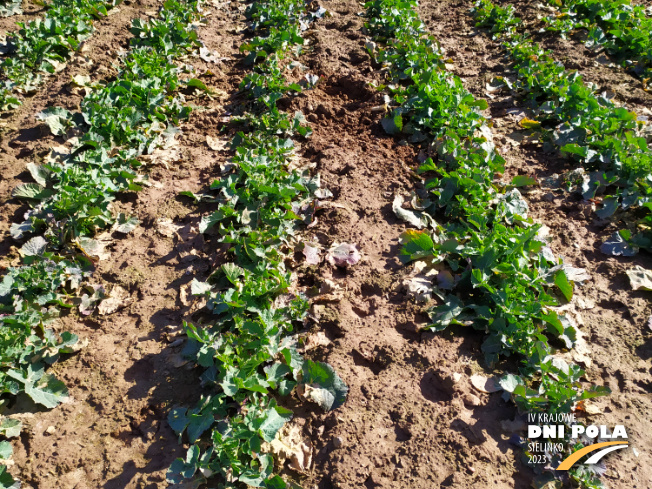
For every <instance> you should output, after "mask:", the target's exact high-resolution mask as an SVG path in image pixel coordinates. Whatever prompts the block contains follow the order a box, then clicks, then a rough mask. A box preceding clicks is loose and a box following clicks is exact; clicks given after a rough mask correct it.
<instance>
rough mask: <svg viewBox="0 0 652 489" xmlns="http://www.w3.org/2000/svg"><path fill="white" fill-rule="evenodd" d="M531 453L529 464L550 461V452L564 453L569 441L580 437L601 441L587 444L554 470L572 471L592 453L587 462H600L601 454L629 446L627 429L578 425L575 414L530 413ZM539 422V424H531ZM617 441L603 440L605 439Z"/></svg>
mask: <svg viewBox="0 0 652 489" xmlns="http://www.w3.org/2000/svg"><path fill="white" fill-rule="evenodd" d="M528 423H529V424H528V439H529V443H528V452H529V453H530V455H529V459H530V460H529V461H530V463H534V464H543V463H547V462H548V461H549V456H550V455H556V454H559V455H561V454H562V453H563V452H564V449H565V447H566V446H567V440H568V439H573V440H577V439H579V438H580V437H582V438H584V439H589V440H596V441H597V440H600V441H599V442H597V443H593V444H591V445H587V446H585V447H583V448H581V449H580V450H577V451H575V452H573V453H572V454H570V455H569V456H568V457H566V458H565V459H564V460H562V462H561V463H560V464H559V465H558V466H557V468H556V469H555V470H569V469H570V468H571V467H573V465H575V464H576V463H577V462H579V460H580V459H581V458H583V457H584V456H586V455H589V454H591V453H592V454H593V455H591V456H590V457H589V458H588V459H587V460H586V461H584V463H585V464H595V463H598V462H599V461H600V460H601V459H602V457H604V456H605V455H607V454H608V453H610V452H613V451H615V450H620V449H622V448H627V447H628V446H629V442H628V441H627V438H628V437H627V430H626V429H625V427H624V426H623V425H615V426H614V427H613V430H610V429H609V427H608V426H607V425H589V426H584V425H583V424H578V423H577V421H576V419H575V414H543V413H537V414H532V413H531V414H529V415H528ZM532 423H536V424H532ZM610 439H611V440H614V439H618V440H614V441H602V440H610Z"/></svg>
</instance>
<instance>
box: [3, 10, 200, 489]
mask: <svg viewBox="0 0 652 489" xmlns="http://www.w3.org/2000/svg"><path fill="white" fill-rule="evenodd" d="M199 12H200V7H199V2H198V1H197V0H188V1H185V0H166V1H165V3H164V4H163V6H162V8H161V9H160V12H159V16H158V18H156V19H152V20H150V21H147V22H143V21H141V20H140V19H136V20H134V21H133V26H132V31H133V33H134V35H135V36H134V38H133V39H132V41H131V48H130V50H129V51H128V52H127V53H126V54H125V55H124V56H123V57H122V58H121V60H120V62H121V69H120V71H119V74H118V75H117V77H116V78H115V80H113V81H110V82H107V83H103V84H102V83H98V84H95V85H94V86H93V88H94V89H93V90H91V91H90V93H89V94H88V95H87V96H86V97H85V98H84V100H83V101H82V102H81V106H80V110H79V112H76V113H71V112H68V111H66V110H64V109H61V108H50V109H48V110H47V111H46V112H44V113H42V114H41V115H40V116H41V117H42V118H43V119H44V121H45V122H46V123H47V124H48V125H49V127H50V129H51V130H52V132H53V133H54V134H57V135H64V134H66V132H67V130H68V129H70V128H73V127H74V128H75V129H76V132H75V133H76V134H77V135H78V137H79V139H78V143H77V145H76V146H75V147H74V148H73V149H72V151H71V153H70V154H65V155H64V154H61V155H58V156H57V157H56V158H55V159H51V160H50V161H49V162H48V163H47V164H44V165H42V166H37V165H34V164H30V165H28V169H29V171H30V173H31V174H32V176H33V178H34V180H35V181H36V183H30V184H24V185H21V186H19V187H17V188H16V189H15V190H14V195H15V196H17V197H19V198H21V199H24V200H26V201H27V202H29V203H30V205H31V209H30V210H29V211H28V212H27V214H26V216H25V217H26V220H25V221H24V222H23V223H20V224H13V225H12V227H11V234H12V236H13V237H14V238H15V239H19V240H22V239H27V238H30V239H29V240H28V241H27V242H26V243H25V244H24V245H23V247H22V248H21V250H20V252H21V255H22V256H23V264H22V265H20V266H17V267H9V268H8V269H6V271H5V273H4V275H3V276H2V279H1V280H0V317H1V319H2V326H1V327H0V395H1V396H2V398H3V402H5V400H6V399H8V398H9V397H11V396H15V395H17V394H19V393H24V394H26V395H28V396H30V397H31V399H32V400H33V401H34V402H35V403H37V404H40V405H42V406H44V407H46V408H52V407H55V406H56V405H57V404H58V403H59V402H61V400H63V399H64V398H65V397H66V396H67V390H66V387H65V385H64V384H63V383H62V382H61V381H59V380H57V379H56V378H55V377H54V376H52V375H51V374H48V373H46V369H47V365H49V364H52V363H53V362H55V361H56V360H57V359H58V357H59V356H60V355H61V354H62V353H69V352H71V351H74V349H75V348H76V343H77V341H78V339H77V337H76V336H75V335H73V334H70V333H62V334H61V335H57V334H55V333H54V332H53V331H52V329H50V327H49V324H50V323H52V321H53V320H54V319H55V318H56V317H58V316H59V315H60V313H61V311H62V310H64V309H69V308H72V307H74V306H79V309H80V310H82V311H86V312H90V311H91V310H92V309H93V307H94V305H96V304H97V303H98V302H99V301H100V300H101V299H102V298H103V295H102V291H101V290H93V289H91V288H89V287H88V284H87V281H88V277H89V276H90V274H91V273H92V270H93V261H94V260H95V259H96V255H98V254H99V249H98V243H97V241H95V240H94V239H93V237H94V236H95V235H96V233H97V232H99V231H100V230H103V229H108V228H110V227H112V228H113V229H114V230H116V231H119V232H123V233H127V232H129V231H130V230H132V229H133V228H134V227H135V226H136V225H137V224H138V221H137V220H136V219H134V218H128V217H126V216H123V215H119V216H115V215H114V214H113V213H112V212H111V208H110V205H111V202H112V201H113V200H114V199H115V197H116V195H117V194H118V193H119V192H128V191H138V190H140V188H141V187H140V185H139V184H138V183H136V181H137V180H138V174H137V171H138V168H139V166H140V165H141V162H140V161H139V159H138V157H139V156H140V155H143V154H147V153H151V152H152V151H153V150H154V149H155V148H157V147H160V146H164V145H165V144H166V143H167V142H168V141H169V140H170V138H172V137H174V135H175V133H177V132H178V129H177V125H178V122H179V121H180V120H181V119H183V118H186V117H187V116H188V114H189V112H190V109H189V108H187V107H184V106H183V104H182V102H181V99H180V98H179V97H178V96H176V95H175V92H176V91H177V90H178V89H179V88H182V87H183V86H185V85H186V84H190V85H192V84H193V83H192V80H191V81H187V82H184V81H182V79H181V77H182V75H183V73H182V70H181V69H180V68H179V67H178V66H176V65H175V64H174V60H175V59H176V58H179V57H181V56H184V55H187V54H188V53H190V52H192V51H193V50H194V49H195V48H196V47H198V45H199V42H198V40H197V33H196V31H195V29H196V23H197V21H198V19H199ZM19 432H20V423H19V422H17V421H16V420H13V419H10V418H0V436H3V437H5V438H9V437H14V436H17V435H18V434H19ZM10 456H11V445H10V443H9V442H8V441H1V442H0V459H8V458H9V457H10ZM0 483H1V484H4V486H1V487H11V486H12V484H13V483H14V482H13V479H12V478H11V477H10V476H9V474H7V473H6V467H5V466H4V465H0Z"/></svg>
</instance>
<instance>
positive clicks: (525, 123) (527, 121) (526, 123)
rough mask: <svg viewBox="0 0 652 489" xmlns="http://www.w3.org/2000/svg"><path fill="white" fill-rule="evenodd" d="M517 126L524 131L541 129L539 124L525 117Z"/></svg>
mask: <svg viewBox="0 0 652 489" xmlns="http://www.w3.org/2000/svg"><path fill="white" fill-rule="evenodd" d="M519 125H520V126H521V127H524V128H525V129H541V123H540V122H538V121H535V120H532V119H528V118H527V117H523V119H521V120H520V121H519Z"/></svg>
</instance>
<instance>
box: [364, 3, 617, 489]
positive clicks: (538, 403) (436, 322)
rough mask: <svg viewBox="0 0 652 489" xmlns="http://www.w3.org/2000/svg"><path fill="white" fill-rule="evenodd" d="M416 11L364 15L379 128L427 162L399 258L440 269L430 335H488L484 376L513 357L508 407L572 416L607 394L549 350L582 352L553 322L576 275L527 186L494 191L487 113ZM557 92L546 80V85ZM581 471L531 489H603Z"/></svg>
mask: <svg viewBox="0 0 652 489" xmlns="http://www.w3.org/2000/svg"><path fill="white" fill-rule="evenodd" d="M416 6H417V4H416V1H415V0H407V1H406V0H374V1H371V2H368V3H367V4H366V5H365V8H366V9H367V10H366V17H367V22H366V24H365V26H366V29H367V30H368V32H369V33H370V34H371V35H372V36H373V38H374V40H375V43H374V44H372V45H370V48H369V49H370V51H371V54H372V55H373V56H374V57H375V59H376V61H377V62H378V63H380V64H382V65H383V66H384V67H386V68H387V69H388V85H387V87H381V88H385V89H386V90H388V91H389V93H390V94H391V103H390V104H389V106H390V109H391V112H390V114H389V115H388V116H387V117H386V118H385V119H384V120H383V126H384V127H385V130H386V131H387V132H389V133H390V134H394V135H397V136H400V137H402V138H405V139H407V140H408V141H410V142H413V143H416V144H421V145H422V146H423V148H424V150H426V152H427V153H428V154H429V155H430V156H431V158H428V159H427V160H426V161H425V162H424V163H423V164H421V166H420V167H419V169H418V173H419V174H421V175H424V177H425V180H424V186H425V188H424V190H425V191H426V194H425V195H422V196H421V199H420V201H419V202H418V208H419V209H422V210H407V209H402V210H401V211H400V215H402V216H403V217H404V218H406V220H408V221H410V222H412V223H414V224H416V225H417V226H418V227H419V228H420V230H409V231H407V232H405V233H404V234H403V235H402V237H401V239H402V242H403V248H402V250H401V258H402V259H403V261H404V262H405V263H408V262H412V261H415V260H425V261H426V263H427V264H428V266H436V267H438V269H440V270H441V267H442V266H444V267H445V268H444V270H443V271H440V278H441V280H438V281H437V285H436V286H435V288H434V291H435V293H436V295H438V296H439V297H441V298H442V300H443V304H442V305H440V306H435V307H433V308H432V309H431V310H430V311H429V315H430V319H431V321H432V324H431V325H430V326H429V328H430V329H432V330H434V331H442V330H444V329H445V328H447V327H449V326H450V325H463V326H471V327H473V328H475V329H477V330H480V331H482V332H484V333H486V338H485V340H484V342H483V344H482V352H483V353H484V356H485V359H486V362H487V364H488V365H489V366H495V365H496V364H497V363H498V362H499V361H501V360H502V359H504V358H506V357H515V360H516V362H517V363H518V365H519V367H518V371H517V372H515V373H513V374H506V375H504V376H502V378H501V380H500V386H501V387H502V388H503V389H504V391H505V398H506V399H509V398H511V399H512V400H513V401H514V402H515V403H516V405H517V406H518V409H519V410H520V411H521V412H524V413H525V412H527V413H549V414H559V413H571V412H572V410H573V409H574V408H575V407H576V405H577V403H578V402H579V401H581V400H584V399H588V398H591V397H595V396H601V395H605V394H607V393H608V392H609V391H608V389H606V388H604V387H600V386H592V387H589V388H586V389H585V388H583V387H582V385H581V383H580V378H581V377H582V376H583V374H584V372H583V371H582V369H581V368H580V367H579V366H578V365H575V364H572V363H568V362H566V361H564V360H563V359H561V358H560V356H559V355H557V353H558V350H557V348H556V347H555V346H554V345H560V346H561V347H562V348H564V349H570V348H572V347H573V345H574V342H575V340H576V334H577V332H576V329H575V326H574V325H573V324H572V323H571V322H570V321H569V320H568V318H566V317H564V316H563V314H560V313H558V312H557V311H556V310H555V307H556V306H559V305H561V304H564V303H566V302H568V301H570V300H571V298H572V295H573V287H574V284H573V282H572V281H571V280H569V278H568V276H567V274H566V271H567V270H568V268H569V267H567V265H565V264H564V263H563V261H562V260H561V259H560V258H557V257H555V256H554V255H553V253H552V251H551V250H550V248H549V247H548V246H547V243H546V238H545V237H544V235H543V234H542V233H541V225H540V224H537V223H535V222H533V221H532V219H531V218H529V217H528V216H527V212H528V205H527V203H526V202H525V200H524V199H523V198H522V196H521V194H520V192H519V191H518V188H517V187H519V186H523V185H527V184H530V183H532V182H531V181H530V179H528V178H526V177H522V176H519V177H515V178H514V180H513V181H512V182H509V183H506V182H501V181H500V180H499V179H498V177H497V176H498V175H501V174H502V173H503V169H504V168H503V165H504V160H503V158H502V157H501V156H500V155H499V154H498V153H497V152H496V150H495V147H494V145H493V143H492V137H491V130H490V128H489V125H488V121H487V120H486V119H485V117H483V116H482V115H481V113H480V111H481V110H482V109H485V108H487V103H486V102H485V101H484V100H477V99H475V98H474V97H473V95H472V94H470V93H469V92H468V91H467V90H466V89H465V88H464V86H463V84H462V81H461V80H460V79H459V78H458V77H456V76H454V75H453V74H451V73H449V72H447V71H446V69H445V64H444V59H445V58H444V56H443V52H442V51H441V50H440V49H439V46H438V44H437V42H436V41H435V40H434V39H433V38H432V37H430V36H428V35H427V34H426V31H425V28H424V25H423V23H422V22H421V20H420V19H419V16H418V14H417V13H416ZM555 81H556V79H555V78H550V80H549V83H548V85H550V86H554V82H555ZM550 107H551V110H552V111H554V110H555V109H554V105H553V106H550ZM569 144H571V143H569ZM442 274H443V275H442ZM501 365H502V366H503V368H504V366H505V365H506V364H505V362H502V364H501ZM582 446H583V444H582V442H581V441H579V440H569V439H567V440H566V444H565V452H564V453H558V454H551V453H546V454H543V456H545V457H546V458H547V461H548V465H547V467H548V469H550V468H554V467H556V466H557V465H559V462H560V461H561V460H562V459H563V458H565V456H566V455H568V454H569V453H571V452H574V451H576V450H578V449H580V448H581V447H582ZM524 448H525V447H524ZM586 467H587V466H582V465H580V466H576V467H574V468H572V469H571V470H570V471H568V472H557V473H555V472H554V471H550V470H546V471H545V472H543V473H539V474H538V475H537V478H536V480H535V483H536V484H537V485H536V487H543V486H544V485H545V484H546V483H548V482H550V480H551V479H553V478H560V477H563V478H570V479H572V480H573V481H575V483H576V484H579V485H581V486H582V487H585V488H596V487H600V486H601V483H600V481H599V479H598V478H597V476H596V475H595V474H593V473H591V471H590V470H588V469H587V468H586ZM560 474H561V475H560Z"/></svg>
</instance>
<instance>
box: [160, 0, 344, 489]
mask: <svg viewBox="0 0 652 489" xmlns="http://www.w3.org/2000/svg"><path fill="white" fill-rule="evenodd" d="M308 5H311V4H310V3H309V2H305V1H304V0H257V1H254V2H253V3H252V4H250V5H249V6H248V8H247V10H246V15H247V17H248V20H249V21H250V23H251V24H250V25H251V28H252V30H253V32H254V34H255V35H256V36H255V37H253V38H252V39H250V40H249V41H247V42H246V43H244V44H243V45H242V46H241V48H240V50H241V51H242V52H244V53H246V54H247V55H246V57H245V60H244V61H245V63H248V64H250V65H252V67H251V70H250V71H249V72H248V73H247V75H246V76H245V77H244V79H243V80H242V82H241V84H240V86H239V90H240V93H244V94H246V95H247V96H248V98H249V99H250V102H249V103H248V104H247V105H248V110H247V111H246V112H244V113H242V114H241V115H239V116H234V117H233V118H232V122H233V123H235V124H237V125H239V126H240V127H241V128H242V130H241V131H239V132H238V133H237V135H236V136H235V138H234V139H233V141H232V144H231V148H232V149H233V158H232V162H233V163H234V165H235V167H234V169H233V170H232V171H231V172H230V173H228V174H225V175H223V176H222V177H221V178H220V179H218V180H216V181H215V182H213V184H212V185H211V191H212V192H214V193H215V194H216V197H215V198H214V200H217V202H218V205H217V208H216V210H215V211H214V212H212V213H210V214H209V215H207V216H205V217H204V218H203V219H202V221H201V225H200V231H201V232H209V231H210V232H212V233H214V234H216V235H217V237H218V241H219V242H220V243H225V244H228V245H229V247H228V255H227V258H226V260H227V261H228V262H227V263H223V264H222V265H221V266H220V267H218V268H217V269H216V270H215V271H214V272H213V273H212V274H211V275H210V276H209V278H208V279H207V280H206V281H198V280H196V279H195V280H194V281H193V283H192V292H193V294H194V295H196V296H199V297H203V298H204V299H205V300H206V308H205V310H204V311H203V316H202V318H201V320H200V321H201V322H200V323H197V324H189V323H184V328H185V331H186V333H187V335H188V338H189V341H188V345H187V348H186V354H187V355H189V356H191V357H192V358H193V360H194V362H195V363H196V364H197V365H198V366H200V367H202V368H203V369H204V373H203V374H202V376H201V380H202V384H203V386H204V388H205V391H204V394H203V395H202V398H201V400H200V402H199V403H198V405H197V406H196V407H195V408H192V409H187V408H183V407H182V408H176V409H174V410H173V411H172V412H171V413H170V416H169V423H170V425H171V426H172V428H173V429H174V430H175V431H176V432H177V433H178V434H179V436H180V439H184V437H185V440H187V441H188V442H189V443H190V444H191V445H190V448H189V449H188V451H187V455H186V457H185V458H183V459H181V458H180V459H177V460H176V461H175V462H174V463H173V465H172V466H171V467H170V470H169V471H168V482H170V483H174V484H178V483H183V482H184V480H187V479H192V481H193V483H200V482H204V481H206V480H208V479H210V478H215V479H212V480H214V481H215V482H217V483H219V484H220V485H219V487H266V488H276V489H284V488H285V487H286V482H284V481H283V479H282V478H281V477H280V476H279V475H275V474H276V473H277V472H278V470H279V468H280V467H278V464H277V466H276V467H275V457H274V455H275V453H276V451H277V450H278V447H279V446H281V447H282V446H285V447H286V448H288V445H287V443H288V442H287V440H285V438H284V436H283V431H282V430H283V427H284V425H285V424H286V423H287V422H288V421H289V420H290V419H291V418H292V411H290V410H289V409H286V408H285V407H282V406H281V405H279V400H281V399H283V398H287V396H290V395H291V394H292V393H293V392H294V393H296V394H297V395H299V396H301V397H302V398H304V399H308V400H311V401H314V402H316V403H317V404H319V405H320V406H321V407H322V408H323V409H324V410H331V409H335V408H337V407H338V406H340V405H341V404H342V403H343V402H344V401H345V399H346V394H347V390H348V389H347V387H346V385H345V384H344V382H343V381H342V380H341V379H340V378H339V377H338V375H337V374H336V373H335V372H334V370H333V369H332V367H330V366H329V365H327V364H324V363H320V362H313V361H311V360H309V359H305V358H303V356H302V355H301V354H300V351H299V350H300V344H299V343H298V340H297V337H296V335H292V332H293V331H294V330H295V328H296V327H297V326H301V325H302V324H303V321H304V319H305V316H306V313H307V308H308V302H307V300H306V298H305V297H304V296H302V295H301V294H300V293H297V292H296V289H295V277H293V274H292V272H291V270H289V269H288V268H287V266H286V262H287V261H288V258H289V257H290V256H291V254H292V250H293V247H294V245H293V244H292V243H295V242H296V241H295V240H296V237H295V235H296V233H297V231H299V230H300V229H301V228H302V227H304V226H305V224H306V223H309V222H310V220H311V218H312V212H314V206H313V205H311V202H312V200H313V198H314V197H313V193H314V192H315V191H316V190H317V189H318V187H319V178H318V176H315V175H311V174H310V172H309V171H308V170H307V169H289V168H288V165H289V163H290V162H291V161H292V159H293V155H294V150H295V142H294V140H295V139H297V138H298V139H303V138H306V137H309V136H310V134H311V130H310V128H309V127H308V126H307V125H306V124H305V121H304V118H303V115H302V114H301V113H298V112H297V113H295V114H288V113H285V112H282V111H280V110H279V108H278V106H277V103H278V101H279V100H280V99H281V98H283V97H285V96H286V95H287V94H292V93H294V94H296V93H297V92H300V91H301V90H302V89H303V88H304V87H306V84H299V83H291V82H290V81H288V80H287V79H286V77H285V74H284V73H285V72H286V69H287V66H288V64H289V63H290V61H291V60H292V58H293V57H295V56H296V55H299V54H300V53H301V51H302V49H303V46H304V43H305V41H304V38H303V37H302V33H303V31H304V30H305V29H306V28H307V27H308V25H309V24H310V22H311V21H312V20H314V18H316V17H318V16H320V15H322V14H323V13H324V10H323V9H321V8H319V9H317V10H315V11H307V10H306V8H307V6H308ZM308 85H309V84H308ZM284 444H285V445H284Z"/></svg>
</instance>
